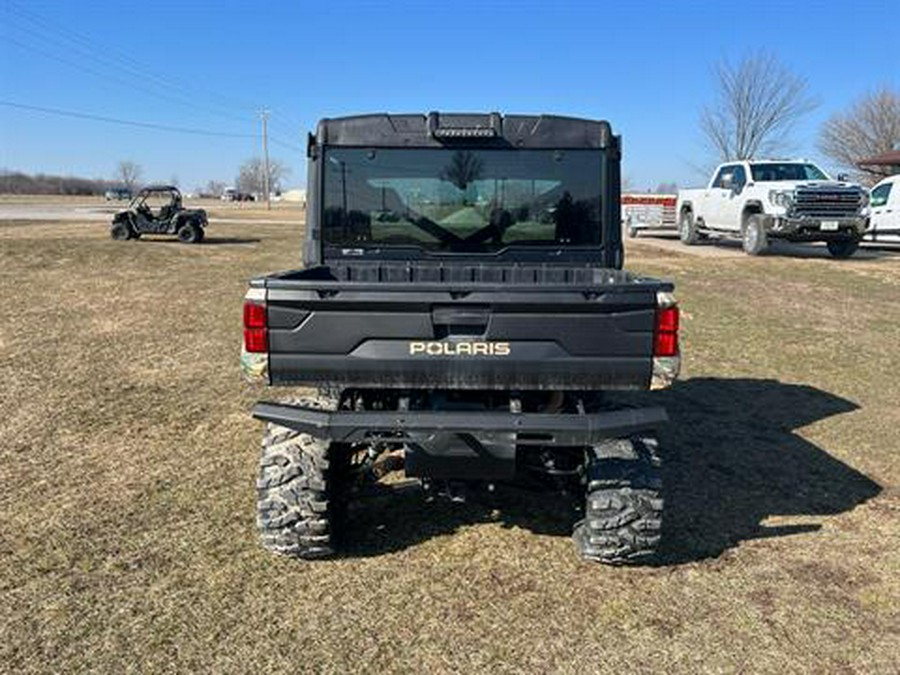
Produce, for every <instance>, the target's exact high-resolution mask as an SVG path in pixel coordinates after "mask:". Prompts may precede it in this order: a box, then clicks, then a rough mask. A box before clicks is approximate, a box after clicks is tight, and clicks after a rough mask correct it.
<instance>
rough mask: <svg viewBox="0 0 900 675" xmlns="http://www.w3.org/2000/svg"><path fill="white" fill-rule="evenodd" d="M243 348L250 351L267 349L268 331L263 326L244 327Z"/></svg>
mask: <svg viewBox="0 0 900 675" xmlns="http://www.w3.org/2000/svg"><path fill="white" fill-rule="evenodd" d="M244 349H246V350H247V351H248V352H251V353H259V352H267V351H269V331H267V330H266V329H265V328H245V329H244Z"/></svg>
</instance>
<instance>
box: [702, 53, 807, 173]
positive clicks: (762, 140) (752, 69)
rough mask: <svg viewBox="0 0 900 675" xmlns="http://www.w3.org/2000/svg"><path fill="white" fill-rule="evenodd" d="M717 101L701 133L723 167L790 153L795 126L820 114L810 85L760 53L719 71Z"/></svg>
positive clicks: (725, 63)
mask: <svg viewBox="0 0 900 675" xmlns="http://www.w3.org/2000/svg"><path fill="white" fill-rule="evenodd" d="M716 89H717V92H716V100H715V102H714V103H713V104H712V105H711V106H705V107H704V108H703V110H702V111H701V113H700V129H701V131H702V132H703V135H704V136H705V137H706V140H707V142H708V143H709V145H710V148H711V149H712V151H713V153H714V154H715V155H716V159H717V160H718V161H722V162H724V161H729V160H735V159H750V158H753V157H756V156H757V155H760V154H771V153H774V152H777V151H779V150H782V149H784V148H785V146H786V145H788V143H787V137H788V135H789V134H790V132H791V130H792V128H793V126H794V124H795V123H796V122H797V121H798V120H799V119H801V118H802V117H803V116H804V115H806V114H807V113H809V112H811V111H812V110H813V109H815V108H816V106H817V105H818V103H817V102H816V101H815V100H814V99H813V98H812V97H810V95H809V93H808V88H807V84H806V80H805V79H804V78H802V77H800V76H798V75H795V74H794V73H792V72H791V71H790V70H789V69H788V68H787V67H786V66H784V65H783V64H782V63H781V62H780V61H779V60H778V59H777V58H776V57H775V56H774V55H772V54H768V53H765V52H759V53H757V54H754V55H750V56H747V57H745V58H744V59H743V60H742V61H741V62H740V63H738V64H737V65H734V64H732V63H730V62H729V61H727V60H724V61H722V62H720V63H719V64H718V65H717V66H716Z"/></svg>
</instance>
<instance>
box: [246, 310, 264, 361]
mask: <svg viewBox="0 0 900 675" xmlns="http://www.w3.org/2000/svg"><path fill="white" fill-rule="evenodd" d="M244 349H246V350H247V351H248V352H252V353H259V352H267V351H269V331H268V328H267V320H266V306H265V305H263V304H260V303H258V302H245V303H244Z"/></svg>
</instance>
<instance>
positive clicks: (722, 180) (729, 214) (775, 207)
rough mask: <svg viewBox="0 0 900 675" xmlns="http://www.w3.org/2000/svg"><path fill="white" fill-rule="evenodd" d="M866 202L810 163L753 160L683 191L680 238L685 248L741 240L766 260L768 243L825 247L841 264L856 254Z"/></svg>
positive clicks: (854, 188)
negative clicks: (702, 242)
mask: <svg viewBox="0 0 900 675" xmlns="http://www.w3.org/2000/svg"><path fill="white" fill-rule="evenodd" d="M867 202H868V196H867V193H866V191H865V189H863V188H862V187H860V186H859V185H856V184H854V183H847V182H845V181H841V180H838V181H835V180H832V179H831V178H829V177H828V175H827V174H826V173H825V172H824V171H822V170H821V169H820V168H819V167H817V166H816V165H815V164H813V163H812V162H807V161H805V160H788V161H785V160H751V161H735V162H727V163H725V164H721V165H719V166H718V167H717V168H716V170H715V172H714V173H713V176H712V179H711V180H710V181H709V185H708V186H707V187H705V188H697V189H690V190H679V191H678V203H677V205H676V209H677V212H678V234H679V237H680V239H681V241H682V242H683V243H684V244H688V245H691V244H695V243H697V241H699V240H700V239H705V238H706V237H708V236H710V235H712V236H720V237H721V236H726V237H727V236H733V237H740V239H741V242H742V244H743V247H744V251H745V252H747V253H748V254H750V255H758V254H760V253H762V252H763V251H764V250H765V249H766V247H767V246H768V243H769V240H770V239H776V238H778V239H786V240H788V241H824V242H825V243H826V244H827V246H828V251H829V253H831V255H833V256H834V257H836V258H848V257H850V256H851V255H853V253H854V252H855V251H856V249H857V248H858V247H859V241H860V238H861V237H862V234H863V231H864V230H865V228H866V217H865V214H864V212H863V209H864V208H865V206H866V204H867Z"/></svg>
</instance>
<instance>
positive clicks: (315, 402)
mask: <svg viewBox="0 0 900 675" xmlns="http://www.w3.org/2000/svg"><path fill="white" fill-rule="evenodd" d="M292 403H294V404H296V405H302V406H305V407H311V408H317V409H320V410H328V409H333V406H332V405H331V404H330V402H329V401H328V400H327V399H319V398H310V399H299V400H295V401H292ZM348 462H349V454H348V453H347V452H345V451H344V449H343V448H342V446H340V445H338V444H334V443H332V442H331V441H330V440H329V439H327V438H316V437H314V436H311V435H309V434H306V433H302V432H299V431H295V430H293V429H289V428H287V427H282V426H279V425H277V424H272V423H267V424H266V429H265V433H264V435H263V441H262V455H261V457H260V462H259V478H258V480H257V483H256V491H257V501H256V504H257V509H256V513H257V526H258V528H259V533H260V538H261V540H262V545H263V546H264V547H265V548H266V549H268V550H269V551H272V552H273V553H278V554H280V555H285V556H291V557H296V558H305V559H318V558H326V557H329V556H331V555H334V553H335V552H336V551H337V546H338V539H339V534H340V528H341V524H342V523H341V521H342V520H343V514H344V500H345V498H346V497H345V492H346V490H345V489H344V484H345V480H344V477H345V469H346V468H347V464H348Z"/></svg>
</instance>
